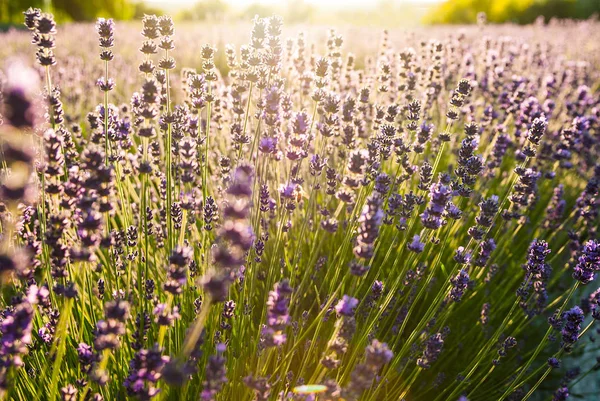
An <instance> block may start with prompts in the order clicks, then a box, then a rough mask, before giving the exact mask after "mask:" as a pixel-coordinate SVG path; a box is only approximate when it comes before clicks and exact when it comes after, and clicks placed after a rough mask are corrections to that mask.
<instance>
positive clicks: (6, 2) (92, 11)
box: [0, 0, 139, 25]
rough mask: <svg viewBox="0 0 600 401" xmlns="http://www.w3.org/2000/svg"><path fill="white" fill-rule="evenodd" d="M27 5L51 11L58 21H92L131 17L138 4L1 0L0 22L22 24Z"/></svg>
mask: <svg viewBox="0 0 600 401" xmlns="http://www.w3.org/2000/svg"><path fill="white" fill-rule="evenodd" d="M29 7H37V8H41V9H42V10H43V11H47V12H52V13H54V15H55V17H56V19H57V20H58V21H93V20H94V19H96V18H98V17H100V16H102V17H105V18H115V19H131V18H132V17H133V16H134V13H135V11H136V8H137V7H139V6H138V5H136V4H132V3H131V2H130V1H129V0H84V1H81V0H52V1H49V0H1V1H0V22H2V23H10V24H19V25H20V24H22V21H23V10H26V9H27V8H29Z"/></svg>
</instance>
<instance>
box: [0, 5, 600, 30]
mask: <svg viewBox="0 0 600 401" xmlns="http://www.w3.org/2000/svg"><path fill="white" fill-rule="evenodd" d="M28 7H38V8H42V9H43V10H45V11H52V12H53V13H54V14H55V16H56V17H57V19H58V20H59V21H60V22H68V21H90V20H94V19H95V18H97V17H99V16H102V17H107V18H108V17H111V18H115V19H119V20H136V19H141V18H142V17H143V16H144V14H159V15H160V14H169V15H171V16H173V17H174V18H175V19H176V20H179V21H205V22H211V23H223V22H233V21H239V20H243V21H248V20H249V19H251V18H253V17H254V16H255V15H259V16H261V17H262V16H270V15H272V14H279V15H281V16H283V17H284V19H285V22H286V24H316V25H320V24H335V25H345V24H347V25H354V26H377V27H382V28H383V27H386V28H400V27H413V26H417V25H428V24H473V23H476V22H477V14H478V13H480V12H485V13H486V15H487V20H488V22H492V23H504V22H512V23H517V24H527V23H530V22H533V21H535V20H536V19H537V18H538V17H540V16H541V17H543V18H544V19H545V20H546V21H548V20H550V19H552V18H574V19H587V18H590V17H593V18H597V15H598V13H600V0H493V1H491V0H446V1H443V0H365V1H361V0H0V24H1V25H2V27H4V28H7V27H10V26H15V25H22V20H23V16H22V12H23V10H25V9H27V8H28Z"/></svg>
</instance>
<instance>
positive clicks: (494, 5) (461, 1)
mask: <svg viewBox="0 0 600 401" xmlns="http://www.w3.org/2000/svg"><path fill="white" fill-rule="evenodd" d="M480 12H484V13H486V15H487V19H488V21H490V22H495V23H502V22H515V23H518V24H528V23H531V22H533V21H535V20H536V18H538V17H539V16H542V17H544V19H545V20H549V19H550V18H574V19H586V18H589V17H591V16H592V15H594V14H595V13H599V12H600V1H598V0H495V1H487V0H448V1H445V2H444V3H442V4H440V5H439V6H438V7H436V8H434V9H433V10H432V11H431V12H430V13H429V14H428V15H427V16H426V17H425V22H427V23H430V24H472V23H475V22H476V21H477V14H478V13H480Z"/></svg>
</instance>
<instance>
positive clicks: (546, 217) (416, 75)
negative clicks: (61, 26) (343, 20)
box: [0, 9, 600, 400]
mask: <svg viewBox="0 0 600 401" xmlns="http://www.w3.org/2000/svg"><path fill="white" fill-rule="evenodd" d="M25 21H26V25H27V27H28V28H29V29H30V30H31V33H32V35H33V44H34V45H35V46H36V47H37V49H38V50H37V53H36V56H37V62H38V64H39V65H40V67H41V69H40V71H39V72H40V73H39V74H38V73H37V72H36V71H35V70H30V69H27V68H26V67H23V66H22V65H16V64H10V65H7V66H6V74H5V75H4V76H3V79H2V98H3V104H4V107H3V112H2V116H3V125H2V126H1V127H0V128H1V130H2V131H1V132H2V175H1V179H2V183H1V188H0V189H1V190H0V194H1V196H2V209H1V211H2V238H1V254H0V262H1V265H0V272H1V273H2V295H3V296H2V307H3V312H2V314H1V322H0V335H1V340H0V361H1V362H2V363H1V364H0V379H1V381H0V384H1V385H2V396H3V397H4V398H6V399H19V400H41V399H52V400H54V399H58V398H60V399H63V400H76V399H77V400H86V399H93V400H101V399H107V400H112V399H126V398H127V397H130V398H132V399H136V398H137V399H143V400H144V399H152V398H155V399H165V400H166V399H174V400H175V399H186V400H187V399H202V400H252V399H259V400H267V399H268V400H270V399H282V400H283V399H286V400H287V399H300V400H337V399H345V400H357V399H361V400H382V399H384V400H398V399H406V400H458V399H462V400H464V399H469V400H496V399H497V400H508V399H511V400H525V399H530V398H532V397H533V398H535V397H539V398H541V397H546V398H548V397H553V399H555V400H562V399H565V398H566V397H568V394H569V388H570V387H572V386H573V385H574V384H575V382H578V381H580V380H583V379H584V378H585V377H586V376H588V375H589V376H593V375H597V370H598V369H597V368H598V364H597V363H596V362H595V361H592V362H591V364H590V362H589V361H590V359H593V357H594V355H593V354H594V352H595V351H596V349H595V348H594V345H593V341H590V340H592V339H593V337H591V336H590V335H589V334H590V333H591V331H592V330H593V329H594V327H593V324H594V321H595V320H597V319H598V318H600V292H599V291H598V290H596V291H594V290H595V289H596V288H597V284H595V283H594V279H595V276H596V274H597V271H598V270H599V269H600V244H599V242H598V211H599V209H600V198H599V197H598V196H599V194H598V191H599V188H600V165H598V164H596V163H597V158H598V156H599V145H598V143H599V140H600V137H599V135H600V134H599V128H600V120H599V119H600V97H599V96H598V92H597V89H598V84H599V82H600V77H599V73H598V71H599V69H598V65H599V62H600V60H598V54H599V53H598V52H597V51H596V52H594V51H589V52H587V53H579V54H578V56H580V57H579V58H578V59H576V60H574V59H570V58H569V53H568V52H567V51H566V50H565V49H564V48H563V46H564V44H562V42H561V41H563V40H565V37H566V35H567V34H568V35H578V36H577V37H578V38H580V39H581V40H582V41H584V43H585V44H588V42H589V44H588V45H589V46H590V48H591V49H592V50H593V49H594V47H593V46H594V44H593V43H592V42H593V39H590V38H592V37H593V36H594V34H596V33H597V31H598V27H597V26H596V25H592V24H590V23H582V24H578V25H575V24H571V25H568V26H566V27H562V28H561V29H562V31H560V30H558V31H559V32H561V33H562V35H563V36H562V37H561V36H557V35H551V34H550V32H545V31H544V29H548V30H550V29H551V28H541V27H537V28H536V29H538V30H541V32H542V36H541V37H539V36H535V37H532V38H530V41H529V42H528V41H526V40H524V39H518V38H516V37H500V38H498V39H494V38H491V37H485V36H483V35H481V32H482V31H481V30H480V29H484V28H478V30H477V31H475V32H472V33H471V34H470V36H467V35H466V34H459V35H452V36H450V37H447V38H446V39H444V40H443V41H436V40H431V39H429V40H426V39H424V40H423V41H422V42H420V43H418V44H417V49H413V48H403V49H401V50H395V49H394V48H393V47H392V45H391V43H390V42H391V40H390V38H389V37H388V34H387V32H386V33H384V36H383V40H382V41H381V44H380V47H379V49H378V55H377V58H376V59H369V58H367V59H366V61H365V63H364V67H363V68H360V67H357V66H356V63H357V59H356V58H355V56H353V55H351V54H345V53H344V52H343V51H342V48H343V47H344V46H343V45H344V41H343V39H342V37H341V36H340V35H339V34H337V33H336V32H335V31H330V32H329V34H328V38H327V41H326V43H325V48H324V49H322V50H323V52H322V53H321V51H320V50H318V48H317V47H314V46H313V47H311V46H310V45H309V44H308V43H307V40H306V37H305V36H304V34H300V35H298V36H297V37H296V38H295V39H290V40H289V41H287V42H286V43H284V42H283V38H282V32H283V27H282V21H281V20H280V19H279V18H277V17H273V18H269V19H256V20H255V21H254V26H253V28H252V34H251V36H250V38H249V43H248V44H247V45H243V46H241V47H239V48H236V47H234V46H227V47H226V49H225V52H224V54H225V59H226V63H227V66H226V67H227V68H226V70H227V71H228V72H227V75H226V76H224V75H221V69H219V68H217V66H216V62H217V61H216V60H217V57H218V56H219V54H220V52H219V50H218V49H215V48H214V46H212V45H204V46H202V47H201V49H200V52H199V53H197V54H195V55H194V57H196V58H197V60H198V61H197V62H199V63H201V67H200V68H197V69H190V68H181V69H179V70H178V69H177V68H176V67H177V66H176V61H175V58H174V57H173V54H175V52H176V51H177V48H176V46H178V47H184V48H185V46H186V45H190V46H191V45H192V43H194V41H195V38H192V37H189V36H187V37H186V38H187V39H181V40H180V39H178V38H177V36H176V32H175V29H174V26H173V23H172V21H171V20H170V18H168V17H161V18H157V17H154V16H146V17H145V18H144V21H143V30H142V37H139V46H140V47H139V50H140V53H141V54H139V55H134V54H132V53H128V52H125V53H124V55H123V56H122V57H124V58H123V59H120V58H119V51H118V50H119V46H120V45H119V37H120V36H119V31H118V27H117V29H116V28H115V25H114V23H113V22H112V21H110V20H99V21H98V23H97V25H96V28H97V33H98V38H99V43H100V59H101V60H100V61H98V59H97V52H96V51H94V52H93V54H89V55H86V56H85V57H86V66H84V65H83V64H82V62H81V60H80V59H78V58H77V57H69V56H67V60H68V63H69V64H68V67H67V68H66V69H62V68H61V67H60V58H57V57H56V56H55V51H59V50H60V47H61V46H63V44H62V43H59V45H58V46H57V45H56V43H55V36H56V35H57V34H58V33H57V29H56V26H55V24H54V21H53V18H52V16H51V15H49V14H43V13H41V12H40V11H39V10H33V9H30V10H28V11H27V12H26V13H25ZM87 28H89V27H87ZM77 29H81V27H79V26H72V27H65V30H73V31H75V30H77ZM123 29H126V30H128V32H129V33H131V29H132V28H131V27H123ZM513 29H515V28H513ZM523 29H524V28H523ZM552 29H558V28H556V27H554V28H552ZM483 32H485V30H484V31H483ZM516 35H517V36H518V35H519V32H518V31H517V32H516ZM132 38H133V39H132ZM123 39H124V42H125V43H129V46H131V43H132V41H134V40H135V41H137V39H135V37H134V36H133V35H123ZM59 42H60V41H59ZM64 46H67V48H68V46H71V48H70V49H72V50H73V51H75V49H76V48H78V47H80V44H79V43H77V42H76V41H71V42H69V41H68V40H66V41H65V44H64ZM351 47H352V46H350V48H351ZM62 51H65V50H64V49H63V50H62ZM113 52H114V53H113ZM188 57H189V56H188ZM134 60H137V64H138V65H139V74H138V76H137V77H135V76H130V75H123V76H120V75H119V71H120V69H119V68H120V67H123V68H124V69H126V68H127V65H128V63H133V62H134ZM94 63H97V64H99V65H100V66H99V68H95V67H91V66H87V65H93V64H94ZM90 73H97V74H98V75H99V76H100V78H99V79H98V81H97V86H98V88H99V90H100V93H101V96H98V93H97V92H96V93H94V92H92V91H93V89H92V87H91V86H90V84H89V82H88V81H90V80H93V78H91V77H89V76H86V75H87V74H90ZM111 76H112V77H113V78H111ZM38 77H40V78H42V82H44V83H45V84H40V86H42V85H43V86H45V88H46V89H45V92H44V95H43V96H41V97H40V96H38V93H39V90H40V89H39V86H38V87H37V88H36V85H37V82H38V81H39V79H38ZM57 77H58V78H57ZM56 78H57V79H56ZM57 83H58V84H60V85H61V86H63V85H64V86H65V87H66V88H68V90H66V89H63V90H62V91H61V89H59V87H58V86H57ZM121 84H122V85H123V87H120V85H121ZM96 91H98V89H96ZM42 98H43V100H44V101H45V103H46V105H47V108H46V114H45V121H43V119H40V118H39V117H38V116H40V113H38V109H39V106H38V105H36V102H37V101H38V100H42ZM90 99H96V100H97V101H98V103H99V104H97V105H96V104H93V105H92V101H91V100H90ZM63 102H64V103H63ZM84 106H86V107H87V106H91V108H90V109H89V110H85V107H84ZM590 355H592V358H590ZM579 366H585V370H584V371H580V370H579V369H573V367H576V368H577V367H579ZM589 376H588V377H589ZM41 389H44V391H41ZM552 394H553V395H552Z"/></svg>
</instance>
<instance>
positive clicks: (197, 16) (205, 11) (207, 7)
mask: <svg viewBox="0 0 600 401" xmlns="http://www.w3.org/2000/svg"><path fill="white" fill-rule="evenodd" d="M228 9H229V7H228V5H227V3H226V2H225V1H223V0H202V1H199V2H197V3H196V5H194V6H193V7H192V8H191V9H188V10H183V11H181V12H180V14H179V15H178V19H180V20H183V21H205V20H208V19H214V18H217V19H220V18H222V17H223V16H224V15H225V14H226V13H227V12H228Z"/></svg>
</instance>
